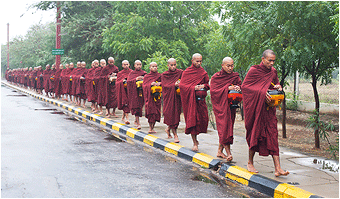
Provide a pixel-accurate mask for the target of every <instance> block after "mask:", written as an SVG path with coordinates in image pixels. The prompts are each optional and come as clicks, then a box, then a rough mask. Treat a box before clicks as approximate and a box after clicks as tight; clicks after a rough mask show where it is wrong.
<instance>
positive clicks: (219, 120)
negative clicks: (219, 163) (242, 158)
mask: <svg viewBox="0 0 340 199" xmlns="http://www.w3.org/2000/svg"><path fill="white" fill-rule="evenodd" d="M233 70H234V61H233V59H231V58H230V57H226V58H224V59H223V61H222V70H221V71H219V72H217V73H215V74H214V75H213V76H212V77H211V81H210V94H211V103H212V105H213V111H214V115H215V120H216V127H217V132H218V137H219V146H218V151H217V157H220V158H224V159H226V160H227V161H231V160H232V159H233V156H232V155H231V151H230V145H231V144H233V139H234V138H233V136H234V133H233V129H234V122H235V116H236V108H232V109H231V108H230V105H229V101H228V92H229V91H230V90H236V91H240V90H241V88H240V86H241V84H242V81H241V79H240V76H239V74H238V73H236V72H233ZM223 149H225V150H226V153H227V155H225V154H224V153H223Z"/></svg>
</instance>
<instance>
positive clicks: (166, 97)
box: [161, 68, 183, 129]
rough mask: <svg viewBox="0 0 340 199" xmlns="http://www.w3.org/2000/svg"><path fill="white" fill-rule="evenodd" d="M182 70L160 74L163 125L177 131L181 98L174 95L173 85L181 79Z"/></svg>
mask: <svg viewBox="0 0 340 199" xmlns="http://www.w3.org/2000/svg"><path fill="white" fill-rule="evenodd" d="M182 73H183V70H181V69H177V68H176V70H175V71H170V70H168V71H165V72H163V73H162V76H161V82H162V94H163V115H164V124H167V125H168V126H169V127H170V129H177V127H178V125H179V122H180V116H181V108H182V104H181V96H180V95H177V93H176V86H175V83H176V82H177V81H178V80H179V79H181V78H182Z"/></svg>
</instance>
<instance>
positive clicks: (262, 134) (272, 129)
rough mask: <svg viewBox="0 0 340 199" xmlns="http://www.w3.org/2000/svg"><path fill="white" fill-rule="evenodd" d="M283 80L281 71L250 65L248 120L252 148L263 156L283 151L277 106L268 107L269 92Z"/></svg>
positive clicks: (245, 101) (245, 92)
mask: <svg viewBox="0 0 340 199" xmlns="http://www.w3.org/2000/svg"><path fill="white" fill-rule="evenodd" d="M271 83H274V84H275V85H276V84H278V83H279V79H278V76H277V71H276V69H275V68H273V67H271V68H270V69H268V68H267V67H265V66H264V65H263V63H262V62H261V64H260V65H254V66H252V67H250V69H249V71H248V73H247V75H246V77H245V79H244V81H243V84H242V95H243V107H244V123H245V127H246V130H247V134H246V139H247V143H248V146H249V149H250V150H253V151H256V152H259V155H261V156H268V155H277V156H278V155H279V144H278V130H277V118H276V108H275V107H272V108H269V110H267V104H266V102H265V101H266V92H267V90H268V89H273V86H272V85H271Z"/></svg>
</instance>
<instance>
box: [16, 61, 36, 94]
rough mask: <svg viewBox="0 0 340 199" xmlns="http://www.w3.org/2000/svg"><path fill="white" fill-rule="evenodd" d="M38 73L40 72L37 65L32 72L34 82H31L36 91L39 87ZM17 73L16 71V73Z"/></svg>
mask: <svg viewBox="0 0 340 199" xmlns="http://www.w3.org/2000/svg"><path fill="white" fill-rule="evenodd" d="M37 73H38V68H37V67H34V69H33V71H32V73H31V76H32V82H31V85H32V90H33V91H36V89H37V79H38V77H37ZM15 74H16V73H15ZM15 82H16V79H15Z"/></svg>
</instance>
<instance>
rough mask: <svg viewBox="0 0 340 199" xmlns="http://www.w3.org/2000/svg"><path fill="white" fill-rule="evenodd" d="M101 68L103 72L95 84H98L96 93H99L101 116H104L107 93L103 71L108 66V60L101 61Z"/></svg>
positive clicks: (97, 77)
mask: <svg viewBox="0 0 340 199" xmlns="http://www.w3.org/2000/svg"><path fill="white" fill-rule="evenodd" d="M99 64H100V66H101V71H100V73H99V74H98V75H96V77H95V83H96V91H97V104H98V106H99V113H98V114H99V115H102V114H103V106H104V105H105V103H106V101H105V97H106V96H105V92H106V91H107V90H106V88H105V86H104V81H103V76H102V70H103V69H104V68H105V66H106V60H105V59H101V60H100V62H99Z"/></svg>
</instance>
